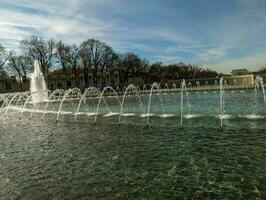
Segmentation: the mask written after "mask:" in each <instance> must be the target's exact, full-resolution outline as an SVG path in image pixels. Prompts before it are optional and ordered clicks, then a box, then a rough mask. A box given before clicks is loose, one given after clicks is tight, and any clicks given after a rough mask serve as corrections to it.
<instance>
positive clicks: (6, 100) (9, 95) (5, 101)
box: [1, 93, 15, 109]
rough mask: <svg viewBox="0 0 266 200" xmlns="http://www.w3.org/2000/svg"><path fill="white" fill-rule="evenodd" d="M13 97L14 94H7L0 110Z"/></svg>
mask: <svg viewBox="0 0 266 200" xmlns="http://www.w3.org/2000/svg"><path fill="white" fill-rule="evenodd" d="M13 95H15V94H14V93H11V94H8V96H7V98H6V99H5V100H4V102H3V104H2V106H1V109H3V108H4V106H5V105H6V104H8V100H10V97H11V98H12V96H13Z"/></svg>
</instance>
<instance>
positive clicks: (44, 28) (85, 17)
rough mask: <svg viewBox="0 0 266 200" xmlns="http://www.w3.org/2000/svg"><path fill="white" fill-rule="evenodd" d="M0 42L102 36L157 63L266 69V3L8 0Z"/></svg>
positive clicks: (2, 8)
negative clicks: (263, 67)
mask: <svg viewBox="0 0 266 200" xmlns="http://www.w3.org/2000/svg"><path fill="white" fill-rule="evenodd" d="M0 14H1V17H0V43H1V44H2V45H3V46H5V47H7V48H8V49H17V48H18V45H19V41H20V40H21V39H23V38H25V37H27V36H29V35H38V36H42V37H43V38H45V39H48V38H54V39H63V40H64V41H65V42H67V43H79V42H81V41H82V40H85V39H87V38H95V39H99V40H102V41H104V42H106V43H107V44H109V45H111V46H112V47H113V48H114V49H115V50H116V51H118V52H121V53H123V52H127V51H133V52H135V53H137V54H139V55H140V56H141V57H143V58H147V59H148V60H149V61H150V62H156V61H162V62H163V63H165V64H169V63H176V62H185V63H195V64H203V66H204V67H208V68H211V69H214V70H217V71H219V72H225V73H228V72H230V71H231V70H232V69H235V68H248V69H250V70H255V69H258V68H260V67H262V66H266V1H265V0H134V1H132V0H57V1H55V0H42V1H39V0H35V1H34V0H9V1H6V0H0Z"/></svg>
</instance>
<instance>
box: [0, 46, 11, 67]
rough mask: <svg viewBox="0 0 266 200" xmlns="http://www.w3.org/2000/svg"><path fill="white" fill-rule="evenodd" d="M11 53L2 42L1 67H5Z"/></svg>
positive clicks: (0, 48) (0, 50)
mask: <svg viewBox="0 0 266 200" xmlns="http://www.w3.org/2000/svg"><path fill="white" fill-rule="evenodd" d="M8 57H9V53H8V51H6V49H5V48H4V47H3V46H2V45H1V44H0V69H2V68H3V67H4V65H5V64H6V62H7V61H8Z"/></svg>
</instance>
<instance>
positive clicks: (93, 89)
mask: <svg viewBox="0 0 266 200" xmlns="http://www.w3.org/2000/svg"><path fill="white" fill-rule="evenodd" d="M94 91H95V92H96V93H97V95H100V94H101V92H100V91H99V89H98V88H96V87H93V86H92V87H89V88H87V89H86V90H85V92H84V93H83V95H82V97H81V99H80V101H79V104H78V107H77V110H76V112H75V114H74V115H75V117H74V122H76V120H77V116H78V115H77V114H78V112H79V109H80V106H81V103H82V101H83V100H84V99H85V97H86V95H87V94H89V93H90V92H94ZM104 103H105V104H106V107H108V105H107V103H106V101H105V100H104ZM108 110H109V108H108ZM109 111H110V110H109Z"/></svg>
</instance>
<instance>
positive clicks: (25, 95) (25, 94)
mask: <svg viewBox="0 0 266 200" xmlns="http://www.w3.org/2000/svg"><path fill="white" fill-rule="evenodd" d="M29 94H30V92H29V91H26V92H23V94H22V95H20V96H19V99H18V100H17V102H16V104H15V107H17V106H18V104H19V103H20V101H21V100H22V99H23V97H27V95H29ZM14 113H15V111H14V112H13V113H12V117H13V116H14Z"/></svg>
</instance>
